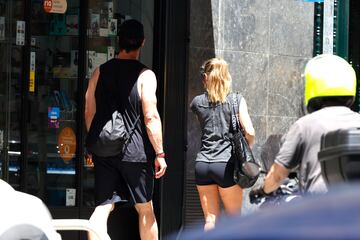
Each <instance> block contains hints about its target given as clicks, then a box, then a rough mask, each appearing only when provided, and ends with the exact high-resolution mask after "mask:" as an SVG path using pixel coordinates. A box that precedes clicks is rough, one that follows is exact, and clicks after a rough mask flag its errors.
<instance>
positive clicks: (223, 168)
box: [195, 161, 236, 188]
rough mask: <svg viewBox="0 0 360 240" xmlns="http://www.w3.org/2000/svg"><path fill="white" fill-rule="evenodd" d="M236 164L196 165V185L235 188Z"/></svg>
mask: <svg viewBox="0 0 360 240" xmlns="http://www.w3.org/2000/svg"><path fill="white" fill-rule="evenodd" d="M233 173H234V164H233V162H232V161H228V162H212V163H209V162H200V161H197V162H196V163H195V180H196V185H211V184H217V185H219V186H220V187H222V188H227V187H231V186H234V185H235V184H236V183H235V182H234V180H233Z"/></svg>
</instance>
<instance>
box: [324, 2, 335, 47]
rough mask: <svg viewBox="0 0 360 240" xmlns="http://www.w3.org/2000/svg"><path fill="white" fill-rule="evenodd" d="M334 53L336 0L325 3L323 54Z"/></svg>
mask: <svg viewBox="0 0 360 240" xmlns="http://www.w3.org/2000/svg"><path fill="white" fill-rule="evenodd" d="M333 52H334V0H325V1H324V20H323V53H327V54H333Z"/></svg>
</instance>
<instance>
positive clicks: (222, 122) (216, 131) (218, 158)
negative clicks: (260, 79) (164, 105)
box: [190, 93, 241, 162]
mask: <svg viewBox="0 0 360 240" xmlns="http://www.w3.org/2000/svg"><path fill="white" fill-rule="evenodd" d="M233 94H235V93H230V94H228V96H227V97H226V101H225V102H224V103H210V102H209V100H208V95H207V93H204V94H201V95H199V96H196V97H195V98H194V99H193V100H192V102H191V104H190V108H191V110H192V111H193V112H194V113H195V114H196V116H197V118H198V120H199V122H200V128H201V132H202V134H201V149H200V152H199V153H198V154H197V157H196V161H201V162H227V161H229V159H230V157H231V150H232V146H231V142H230V138H229V131H230V129H231V127H230V126H231V108H232V104H231V103H232V95H233ZM240 100H241V95H240V94H237V103H238V106H239V104H240Z"/></svg>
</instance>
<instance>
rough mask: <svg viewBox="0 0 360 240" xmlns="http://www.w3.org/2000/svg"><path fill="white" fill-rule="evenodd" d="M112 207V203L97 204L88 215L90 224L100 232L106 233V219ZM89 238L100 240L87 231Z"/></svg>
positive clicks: (90, 239)
mask: <svg viewBox="0 0 360 240" xmlns="http://www.w3.org/2000/svg"><path fill="white" fill-rule="evenodd" d="M113 209H114V204H113V203H109V204H105V205H100V206H97V207H96V208H95V210H94V212H93V213H92V215H91V217H90V224H91V225H92V226H93V227H94V228H95V229H97V231H99V232H101V233H107V220H108V218H109V214H110V212H111V211H112V210H113ZM88 238H89V240H101V239H98V238H96V236H94V235H93V234H91V233H89V235H88Z"/></svg>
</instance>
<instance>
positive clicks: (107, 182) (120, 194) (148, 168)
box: [93, 156, 154, 206]
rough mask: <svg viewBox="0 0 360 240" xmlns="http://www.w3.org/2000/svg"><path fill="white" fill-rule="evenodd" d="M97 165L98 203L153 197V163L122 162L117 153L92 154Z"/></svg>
mask: <svg viewBox="0 0 360 240" xmlns="http://www.w3.org/2000/svg"><path fill="white" fill-rule="evenodd" d="M93 161H94V168H95V203H96V205H97V206H98V205H103V204H107V203H115V202H120V201H128V202H129V203H130V204H136V203H145V202H149V201H150V200H151V199H152V195H153V188H154V169H153V166H152V165H151V164H150V163H141V162H123V161H121V159H119V158H118V157H107V158H101V157H98V156H93Z"/></svg>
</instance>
